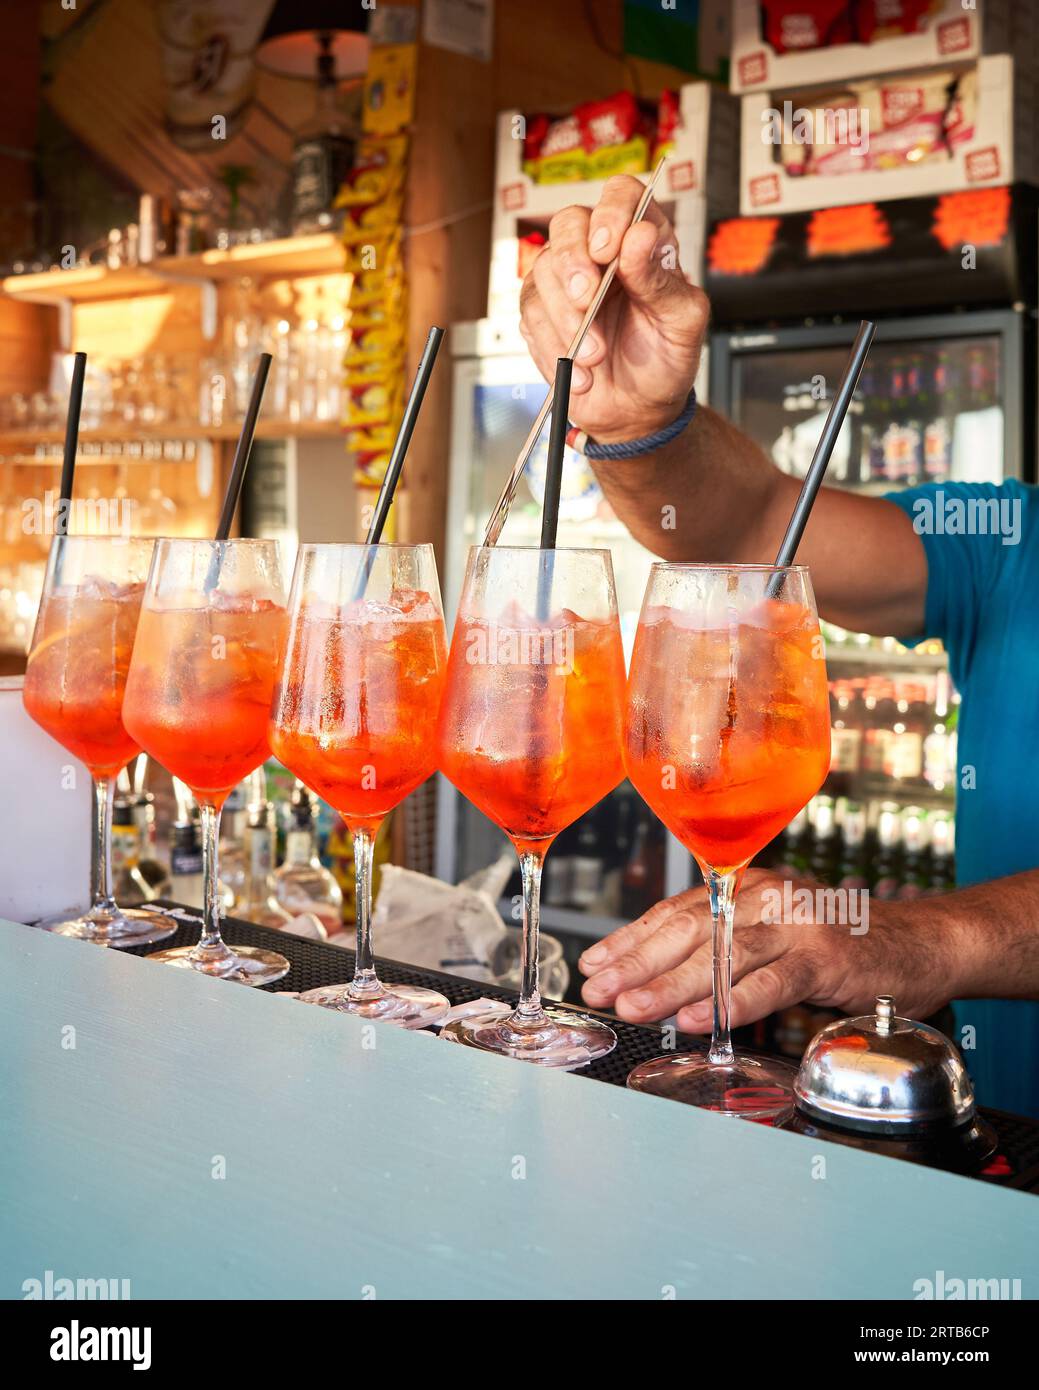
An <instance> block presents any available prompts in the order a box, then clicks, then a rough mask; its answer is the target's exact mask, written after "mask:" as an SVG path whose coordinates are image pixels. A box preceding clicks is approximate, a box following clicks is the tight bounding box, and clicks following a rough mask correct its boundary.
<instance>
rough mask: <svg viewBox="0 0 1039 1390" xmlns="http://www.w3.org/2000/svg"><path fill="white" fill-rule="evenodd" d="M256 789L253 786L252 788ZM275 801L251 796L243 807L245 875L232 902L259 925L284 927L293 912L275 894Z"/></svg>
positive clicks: (240, 913) (238, 913) (238, 912)
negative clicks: (237, 894)
mask: <svg viewBox="0 0 1039 1390" xmlns="http://www.w3.org/2000/svg"><path fill="white" fill-rule="evenodd" d="M254 790H255V789H254ZM274 841H275V820H274V803H273V802H271V801H267V800H265V799H260V798H257V799H255V800H251V801H250V802H249V805H248V806H247V807H246V809H245V828H244V830H243V832H242V847H243V861H244V864H245V879H244V882H243V885H242V891H241V895H240V896H239V898H238V900H237V901H236V902H235V909H234V911H235V916H236V917H241V918H242V919H243V920H244V921H246V922H255V923H257V925H258V926H261V927H279V928H280V927H285V926H287V925H288V923H289V922H290V921H291V920H292V914H291V913H288V912H286V911H285V910H284V908H282V907H281V906H280V905H279V903H278V901H277V899H276V898H275V896H274V873H273V869H274Z"/></svg>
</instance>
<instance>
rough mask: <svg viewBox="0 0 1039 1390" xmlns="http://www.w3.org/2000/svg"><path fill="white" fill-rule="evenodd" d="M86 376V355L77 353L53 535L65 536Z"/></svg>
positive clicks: (67, 530)
mask: <svg viewBox="0 0 1039 1390" xmlns="http://www.w3.org/2000/svg"><path fill="white" fill-rule="evenodd" d="M86 374H87V355H86V353H85V352H77V353H76V357H75V361H74V362H73V364H72V385H71V387H70V389H69V413H68V416H67V418H66V421H65V457H64V459H63V460H62V464H61V488H60V491H59V493H58V513H57V516H56V517H55V518H54V534H55V535H56V536H67V535H68V533H69V512H70V511H71V510H72V477H73V474H74V473H75V471H76V449H77V447H78V445H79V416H80V412H81V411H82V409H83V382H84V380H85V378H86Z"/></svg>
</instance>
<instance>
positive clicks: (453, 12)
mask: <svg viewBox="0 0 1039 1390" xmlns="http://www.w3.org/2000/svg"><path fill="white" fill-rule="evenodd" d="M422 37H423V39H424V40H425V41H426V43H429V44H432V45H433V46H434V47H435V48H446V49H448V50H449V51H450V52H452V53H464V54H466V55H467V56H468V57H470V58H478V59H479V60H480V62H482V63H489V62H490V61H491V54H492V52H493V49H494V0H425V4H424V5H423V7H422Z"/></svg>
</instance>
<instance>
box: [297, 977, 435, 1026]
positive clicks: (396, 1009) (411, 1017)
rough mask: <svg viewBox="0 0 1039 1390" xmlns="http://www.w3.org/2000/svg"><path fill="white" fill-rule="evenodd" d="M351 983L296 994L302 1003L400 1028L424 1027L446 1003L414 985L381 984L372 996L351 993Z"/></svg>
mask: <svg viewBox="0 0 1039 1390" xmlns="http://www.w3.org/2000/svg"><path fill="white" fill-rule="evenodd" d="M352 989H353V986H352V985H349V984H346V985H321V986H320V987H319V988H318V989H308V990H307V991H306V993H304V994H301V995H300V996H299V997H300V999H301V1000H302V1001H303V1003H304V1004H320V1005H321V1007H322V1008H325V1009H332V1010H333V1011H334V1012H336V1013H341V1014H356V1015H357V1017H358V1018H376V1019H380V1020H383V1019H384V1020H385V1021H386V1022H387V1023H396V1024H398V1025H399V1026H400V1027H402V1028H428V1027H429V1025H430V1024H431V1023H437V1022H439V1020H440V1019H442V1018H443V1017H444V1015H445V1014H446V1013H447V1011H448V1009H449V1008H450V1007H451V1005H450V1003H449V1002H448V1001H447V1000H446V999H445V998H444V996H443V995H442V994H438V993H437V992H436V990H435V989H422V988H420V987H419V986H418V985H383V987H382V989H381V990H380V991H379V992H378V993H377V994H375V995H374V996H369V997H365V995H363V994H360V995H355V994H352V993H351V990H352Z"/></svg>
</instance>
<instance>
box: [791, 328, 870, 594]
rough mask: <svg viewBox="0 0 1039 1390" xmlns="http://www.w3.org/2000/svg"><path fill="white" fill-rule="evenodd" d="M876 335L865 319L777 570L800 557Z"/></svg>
mask: <svg viewBox="0 0 1039 1390" xmlns="http://www.w3.org/2000/svg"><path fill="white" fill-rule="evenodd" d="M875 332H876V324H874V323H871V322H870V321H869V320H868V319H863V320H862V322H861V323H860V324H859V331H858V332H857V333H856V335H855V341H854V343H853V344H852V347H851V356H850V357H849V358H848V363H847V366H846V367H845V368H844V375H843V376H842V377H841V382H840V385H839V386H838V387H837V391H836V394H835V395H834V398H833V400H832V401H831V402H830V409H829V412H828V413H827V416H826V423H825V424H824V425H823V431H822V434H820V436H819V442H818V444H817V445H816V446H815V453H814V454H813V456H812V462H811V463H810V464H809V467H808V472H807V473H806V474H805V480H804V482H803V483H802V484H801V491H800V493H799V494H798V498H797V501H796V503H795V504H794V510H793V512H792V513H791V515H790V520H789V522H788V523H787V528H786V532H785V534H784V536H783V541H782V544H781V545H780V547H779V553H778V554H777V555H776V568H777V569H785V568H786V566H787V565H792V564H793V562H794V556H795V555H796V554H797V547H798V546H799V545H800V544H801V537H802V536H803V535H804V530H805V527H806V526H807V525H808V518H809V516H811V513H812V506H813V504H814V502H815V498H816V495H817V493H818V491H819V487H820V485H821V483H822V480H823V475H824V474H825V472H826V468H827V465H828V464H829V462H830V455H831V454H832V453H833V447H834V445H835V444H836V443H837V436H838V435H839V434H840V432H841V426H842V425H843V424H844V417H845V416H846V415H847V413H848V406H849V405H850V404H851V398H852V396H853V395H854V394H855V387H856V386H857V385H858V384H859V376H860V375H861V373H862V368H863V366H864V364H865V361H866V354H867V353H868V352H869V348H870V344H871V343H872V341H873V334H874V333H875ZM781 585H782V577H781V576H780V575H773V577H772V578H771V579H770V580H769V588H768V593H769V597H770V598H775V597H776V596H777V594H778V592H779V589H780V587H781Z"/></svg>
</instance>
